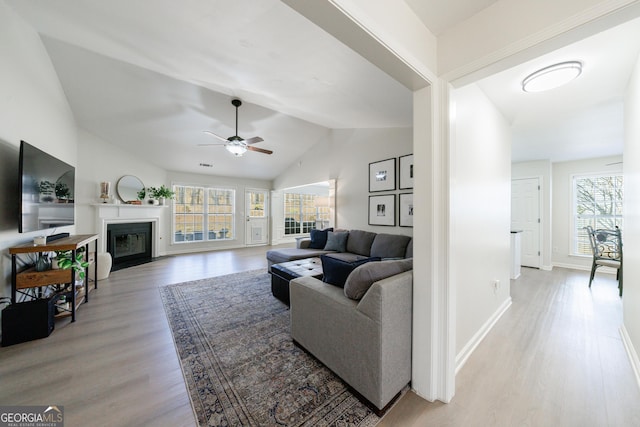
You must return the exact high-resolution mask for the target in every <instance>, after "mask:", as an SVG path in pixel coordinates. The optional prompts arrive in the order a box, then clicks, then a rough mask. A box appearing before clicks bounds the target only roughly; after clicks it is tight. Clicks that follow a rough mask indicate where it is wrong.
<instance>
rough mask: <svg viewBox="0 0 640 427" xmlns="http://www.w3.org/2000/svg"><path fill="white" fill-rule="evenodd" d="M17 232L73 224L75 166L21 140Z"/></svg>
mask: <svg viewBox="0 0 640 427" xmlns="http://www.w3.org/2000/svg"><path fill="white" fill-rule="evenodd" d="M19 161H20V165H19V170H20V180H19V182H20V191H19V194H20V204H19V206H20V218H19V224H18V230H19V231H20V233H28V232H30V231H38V230H44V229H47V228H57V227H62V226H65V225H73V224H74V222H75V211H74V203H73V202H74V192H75V168H74V167H73V166H71V165H68V164H67V163H65V162H63V161H62V160H59V159H57V158H55V157H54V156H52V155H50V154H47V153H45V152H44V151H42V150H40V149H39V148H36V147H34V146H33V145H31V144H28V143H27V142H25V141H20V160H19Z"/></svg>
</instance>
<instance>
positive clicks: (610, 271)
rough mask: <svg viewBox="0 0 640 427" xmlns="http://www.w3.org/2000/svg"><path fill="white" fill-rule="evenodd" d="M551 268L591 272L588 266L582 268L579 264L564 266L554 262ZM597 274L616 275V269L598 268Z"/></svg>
mask: <svg viewBox="0 0 640 427" xmlns="http://www.w3.org/2000/svg"><path fill="white" fill-rule="evenodd" d="M553 266H554V267H558V268H568V269H571V270H582V271H591V266H590V265H587V266H584V265H579V264H565V263H561V262H560V263H558V262H554V263H553ZM597 273H606V274H616V269H615V268H610V267H598V271H597Z"/></svg>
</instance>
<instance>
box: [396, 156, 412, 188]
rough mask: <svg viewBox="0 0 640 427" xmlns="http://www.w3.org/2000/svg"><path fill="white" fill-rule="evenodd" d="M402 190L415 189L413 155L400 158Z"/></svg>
mask: <svg viewBox="0 0 640 427" xmlns="http://www.w3.org/2000/svg"><path fill="white" fill-rule="evenodd" d="M399 160H400V162H399V163H400V165H399V169H400V190H408V189H410V188H413V154H407V155H406V156H402V157H399Z"/></svg>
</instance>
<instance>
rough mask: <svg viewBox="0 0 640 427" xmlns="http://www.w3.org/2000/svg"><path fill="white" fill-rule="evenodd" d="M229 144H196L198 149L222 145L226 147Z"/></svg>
mask: <svg viewBox="0 0 640 427" xmlns="http://www.w3.org/2000/svg"><path fill="white" fill-rule="evenodd" d="M228 143H229V142H227V143H224V142H214V143H213V144H198V147H211V146H222V145H227V144H228Z"/></svg>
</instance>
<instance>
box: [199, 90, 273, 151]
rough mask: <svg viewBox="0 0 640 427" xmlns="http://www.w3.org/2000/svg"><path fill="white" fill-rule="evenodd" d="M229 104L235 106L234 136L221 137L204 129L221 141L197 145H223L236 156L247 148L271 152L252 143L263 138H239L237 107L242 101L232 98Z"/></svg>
mask: <svg viewBox="0 0 640 427" xmlns="http://www.w3.org/2000/svg"><path fill="white" fill-rule="evenodd" d="M231 104H233V106H234V107H236V134H235V135H234V136H230V137H229V138H223V137H221V136H218V135H216V134H215V133H213V132H211V131H208V130H205V131H204V133H206V134H209V135H211V136H213V137H216V138H218V139H219V140H220V141H221V143H217V144H198V145H202V146H208V145H224V148H226V149H227V151H228V152H230V153H231V154H233V155H234V156H236V157H240V156H242V155H243V154H244V153H246V152H247V150H250V151H257V152H258V153H264V154H272V153H273V151H271V150H265V149H264V148H258V147H254V146H253V145H252V144H255V143H258V142H262V141H264V139H262V138H260V137H259V136H254V137H253V138H249V139H244V138H240V137H239V136H238V107H240V106H241V105H242V101H240V100H239V99H232V100H231Z"/></svg>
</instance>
